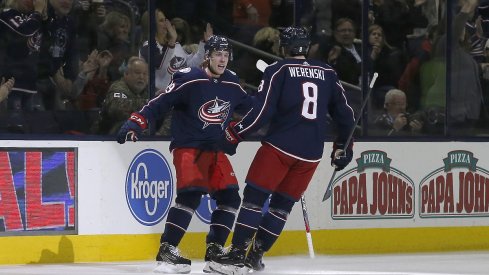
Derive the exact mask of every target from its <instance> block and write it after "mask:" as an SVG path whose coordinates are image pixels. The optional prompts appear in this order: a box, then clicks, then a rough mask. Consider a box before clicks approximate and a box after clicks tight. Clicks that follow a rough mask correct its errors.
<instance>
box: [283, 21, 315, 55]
mask: <svg viewBox="0 0 489 275" xmlns="http://www.w3.org/2000/svg"><path fill="white" fill-rule="evenodd" d="M310 44H311V39H310V37H309V32H308V31H307V30H306V29H305V28H303V27H287V28H286V29H285V30H283V31H282V32H281V33H280V47H284V49H285V53H286V54H289V55H291V56H295V55H306V54H307V52H308V51H309V45H310Z"/></svg>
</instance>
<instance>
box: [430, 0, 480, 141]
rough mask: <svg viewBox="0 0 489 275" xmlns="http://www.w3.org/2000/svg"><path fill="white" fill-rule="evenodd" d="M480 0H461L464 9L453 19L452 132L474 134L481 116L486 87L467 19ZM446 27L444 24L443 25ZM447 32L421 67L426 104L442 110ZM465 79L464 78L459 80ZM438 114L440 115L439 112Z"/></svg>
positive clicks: (444, 93) (443, 105)
mask: <svg viewBox="0 0 489 275" xmlns="http://www.w3.org/2000/svg"><path fill="white" fill-rule="evenodd" d="M477 5H478V0H464V1H460V11H459V12H458V14H456V15H455V18H454V22H453V36H452V37H453V41H450V42H449V43H451V45H452V47H451V48H452V67H451V68H452V73H451V75H449V76H448V77H450V78H451V79H453V80H454V81H452V82H451V93H450V99H449V101H448V103H449V104H450V108H449V110H450V113H449V118H448V121H449V123H450V125H449V127H448V128H449V129H450V134H451V135H455V136H456V135H463V136H466V135H474V134H475V129H476V125H477V122H478V120H479V117H480V111H481V106H482V104H483V101H482V89H481V82H480V74H479V65H478V64H477V62H476V61H475V60H474V58H473V57H472V56H471V55H470V43H469V38H470V36H469V35H467V33H466V32H465V25H466V23H467V21H468V20H469V19H470V18H471V17H472V16H473V14H474V10H475V8H476V7H477ZM440 29H441V30H443V29H444V28H440ZM446 40H447V36H446V34H443V35H442V36H440V37H439V39H438V41H437V42H436V43H435V45H434V48H433V56H434V57H433V59H432V60H430V61H429V62H426V63H424V64H423V66H422V67H421V83H422V85H423V86H422V87H423V88H424V89H423V91H422V108H423V109H424V110H431V109H435V110H440V109H441V111H437V112H436V113H437V114H443V113H444V111H443V110H444V109H445V107H446V106H445V102H446V100H445V98H446V85H445V84H446V81H445V79H446V78H445V77H446V71H445V59H444V58H445V54H446V49H447V44H446ZM459 79H463V81H456V80H459ZM436 117H439V115H437V116H436Z"/></svg>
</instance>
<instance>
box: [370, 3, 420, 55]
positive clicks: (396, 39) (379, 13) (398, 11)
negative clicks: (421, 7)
mask: <svg viewBox="0 0 489 275" xmlns="http://www.w3.org/2000/svg"><path fill="white" fill-rule="evenodd" d="M372 11H373V17H374V23H375V24H378V25H380V26H382V28H383V29H384V33H385V37H386V40H387V41H389V43H390V44H391V45H392V46H393V47H396V48H398V49H402V50H405V49H406V41H407V35H408V34H410V33H411V32H412V29H413V26H414V25H413V23H411V22H410V20H409V19H410V9H409V5H408V4H407V1H406V0H387V1H386V0H374V1H373V5H372Z"/></svg>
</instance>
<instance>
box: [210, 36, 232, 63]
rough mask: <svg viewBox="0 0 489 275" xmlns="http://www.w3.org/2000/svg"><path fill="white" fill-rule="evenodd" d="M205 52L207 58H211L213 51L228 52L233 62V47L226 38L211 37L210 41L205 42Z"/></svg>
mask: <svg viewBox="0 0 489 275" xmlns="http://www.w3.org/2000/svg"><path fill="white" fill-rule="evenodd" d="M204 50H205V55H206V56H207V57H209V56H210V54H211V53H212V51H228V52H229V60H233V47H232V46H231V44H230V43H229V40H228V39H227V38H226V37H224V36H220V35H213V36H211V37H209V40H207V42H205V46H204Z"/></svg>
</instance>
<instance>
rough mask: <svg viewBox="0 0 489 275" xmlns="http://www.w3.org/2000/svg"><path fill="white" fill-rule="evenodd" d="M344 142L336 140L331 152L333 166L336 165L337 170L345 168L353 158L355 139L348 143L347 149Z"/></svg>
mask: <svg viewBox="0 0 489 275" xmlns="http://www.w3.org/2000/svg"><path fill="white" fill-rule="evenodd" d="M344 147H345V144H344V143H341V142H334V143H333V151H332V152H331V166H333V167H335V170H336V171H341V170H343V169H344V168H345V167H346V166H347V165H348V164H349V163H350V162H351V160H352V159H353V140H352V141H351V142H350V144H348V147H346V149H345V150H343V148H344Z"/></svg>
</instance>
